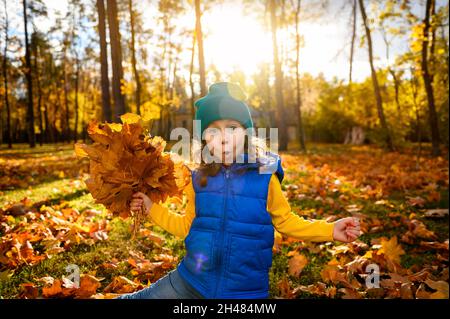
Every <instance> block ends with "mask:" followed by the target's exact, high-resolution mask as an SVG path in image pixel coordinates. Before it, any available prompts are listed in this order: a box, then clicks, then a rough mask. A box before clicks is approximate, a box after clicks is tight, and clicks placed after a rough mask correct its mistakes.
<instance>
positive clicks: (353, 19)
mask: <svg viewBox="0 0 450 319" xmlns="http://www.w3.org/2000/svg"><path fill="white" fill-rule="evenodd" d="M357 6H358V4H357V2H356V0H353V8H352V42H351V45H350V70H349V72H348V83H349V84H351V83H352V74H353V54H354V52H355V39H356V18H357V17H356V10H357Z"/></svg>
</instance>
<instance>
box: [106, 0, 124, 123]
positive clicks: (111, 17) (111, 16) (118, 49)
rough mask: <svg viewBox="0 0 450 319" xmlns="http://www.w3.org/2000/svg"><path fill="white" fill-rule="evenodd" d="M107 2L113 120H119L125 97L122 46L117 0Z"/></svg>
mask: <svg viewBox="0 0 450 319" xmlns="http://www.w3.org/2000/svg"><path fill="white" fill-rule="evenodd" d="M107 3H108V7H107V11H108V23H109V41H110V43H111V63H112V71H113V84H112V91H113V98H114V117H113V122H119V121H120V116H121V115H122V114H124V113H125V97H124V95H123V94H122V92H121V81H122V80H123V68H122V46H121V44H120V32H119V21H118V19H117V2H116V0H107Z"/></svg>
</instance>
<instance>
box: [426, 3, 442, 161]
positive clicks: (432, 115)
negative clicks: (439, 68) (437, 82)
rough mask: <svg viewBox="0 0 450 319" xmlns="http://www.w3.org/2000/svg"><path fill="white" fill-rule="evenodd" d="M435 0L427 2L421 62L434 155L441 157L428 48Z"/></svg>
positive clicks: (431, 54) (431, 55) (431, 56)
mask: <svg viewBox="0 0 450 319" xmlns="http://www.w3.org/2000/svg"><path fill="white" fill-rule="evenodd" d="M434 5H435V3H434V0H427V2H426V6H425V7H426V12H425V19H424V21H423V23H424V25H425V26H424V29H423V42H422V61H421V67H422V78H423V82H424V84H425V91H426V93H427V101H428V121H429V125H430V129H431V144H432V153H433V155H434V156H438V155H440V153H441V151H440V149H439V143H440V136H439V126H438V124H439V123H438V120H437V113H436V106H435V101H434V92H433V74H432V72H430V70H429V69H428V46H429V35H430V28H431V24H430V19H431V17H430V16H431V15H432V12H433V11H434ZM431 41H432V44H431V45H432V46H433V45H434V44H433V42H434V41H435V40H434V38H433V39H432V40H431ZM433 58H434V57H433V50H431V53H430V60H432V59H433Z"/></svg>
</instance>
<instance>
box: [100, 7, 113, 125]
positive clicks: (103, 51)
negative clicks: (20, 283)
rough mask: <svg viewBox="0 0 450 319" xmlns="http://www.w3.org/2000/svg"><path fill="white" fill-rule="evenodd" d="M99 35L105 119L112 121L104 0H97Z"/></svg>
mask: <svg viewBox="0 0 450 319" xmlns="http://www.w3.org/2000/svg"><path fill="white" fill-rule="evenodd" d="M97 13H98V35H99V37H100V72H101V83H102V84H101V87H102V111H103V121H106V122H111V120H112V116H111V95H110V93H109V78H108V47H107V44H106V23H105V3H104V0H97Z"/></svg>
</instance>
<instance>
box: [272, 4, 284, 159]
mask: <svg viewBox="0 0 450 319" xmlns="http://www.w3.org/2000/svg"><path fill="white" fill-rule="evenodd" d="M269 6H270V18H271V19H270V20H271V29H272V44H273V61H274V67H275V97H276V106H277V112H276V118H277V126H278V138H279V143H278V149H279V150H280V151H285V150H287V125H286V122H285V116H284V111H285V110H284V101H283V72H282V70H281V63H280V60H279V57H278V44H277V21H276V19H277V17H276V13H275V10H276V6H275V0H269Z"/></svg>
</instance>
